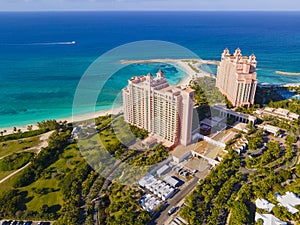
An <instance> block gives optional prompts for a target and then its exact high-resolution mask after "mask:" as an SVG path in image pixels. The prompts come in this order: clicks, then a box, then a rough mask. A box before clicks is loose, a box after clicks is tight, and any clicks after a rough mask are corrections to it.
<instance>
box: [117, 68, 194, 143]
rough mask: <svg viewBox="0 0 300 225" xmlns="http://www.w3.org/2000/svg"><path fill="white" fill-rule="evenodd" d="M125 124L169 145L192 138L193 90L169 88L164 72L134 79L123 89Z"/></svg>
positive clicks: (179, 87)
mask: <svg viewBox="0 0 300 225" xmlns="http://www.w3.org/2000/svg"><path fill="white" fill-rule="evenodd" d="M122 94H123V108H124V118H125V121H126V122H128V123H130V124H132V125H135V126H137V127H140V128H143V129H145V130H147V131H148V132H150V133H151V134H152V135H153V136H155V137H158V140H160V139H161V140H163V141H162V142H163V143H164V142H165V143H168V145H169V146H176V145H178V144H182V145H188V144H189V143H190V142H191V139H192V118H193V106H194V91H193V90H192V89H190V88H187V87H183V86H176V87H175V86H170V85H169V84H168V82H167V80H166V78H165V77H164V74H163V72H162V71H158V72H157V73H156V76H155V77H154V76H152V75H151V74H150V73H149V74H148V75H146V76H140V77H132V78H131V79H130V80H128V86H127V87H126V88H124V89H123V93H122Z"/></svg>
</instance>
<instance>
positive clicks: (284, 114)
mask: <svg viewBox="0 0 300 225" xmlns="http://www.w3.org/2000/svg"><path fill="white" fill-rule="evenodd" d="M255 113H256V114H258V115H268V116H276V117H279V118H282V119H287V120H292V121H294V120H298V119H299V118H300V115H299V114H296V113H293V112H290V111H289V110H287V109H282V108H278V109H275V108H270V107H265V108H264V109H257V110H256V111H255Z"/></svg>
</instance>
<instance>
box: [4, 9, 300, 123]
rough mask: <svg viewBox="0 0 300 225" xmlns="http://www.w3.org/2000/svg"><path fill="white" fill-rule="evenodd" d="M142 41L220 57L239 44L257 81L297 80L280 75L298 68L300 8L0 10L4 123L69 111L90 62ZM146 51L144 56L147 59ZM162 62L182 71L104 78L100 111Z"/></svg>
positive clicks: (172, 77) (177, 75) (132, 69)
mask: <svg viewBox="0 0 300 225" xmlns="http://www.w3.org/2000/svg"><path fill="white" fill-rule="evenodd" d="M73 40H74V41H76V44H75V45H72V44H71V43H70V42H71V41H73ZM140 40H163V41H170V42H174V43H177V44H179V45H182V46H184V47H187V48H189V49H190V50H191V51H193V52H195V53H196V54H198V55H199V57H201V58H204V59H216V60H218V59H219V58H220V53H221V52H222V51H223V49H224V47H228V48H230V49H231V51H233V50H234V49H235V48H237V47H240V48H241V49H242V51H243V53H245V55H250V54H251V53H252V52H254V53H255V54H256V55H257V59H258V62H259V69H258V79H259V81H260V82H264V83H277V84H278V83H297V82H300V80H299V79H300V78H299V76H282V75H277V74H275V71H276V70H281V71H288V72H300V67H299V65H300V15H299V13H297V12H295V13H292V12H291V13H284V12H277V13H264V12H261V13H256V12H251V13H250V12H248V13H239V12H227V13H224V12H218V13H214V12H206V13H204V12H168V13H167V12H143V13H139V12H89V13H85V12H76V13H66V12H61V13H0V91H1V92H0V93H1V94H0V103H1V105H0V127H10V126H19V125H25V124H28V123H35V122H37V121H40V120H45V119H51V118H65V117H70V116H71V115H72V103H73V97H74V93H75V91H76V87H77V85H78V82H79V80H80V78H81V76H82V75H83V74H84V72H85V71H86V69H87V68H88V67H89V65H90V64H91V63H92V62H93V61H94V60H95V59H96V58H97V57H98V56H100V55H101V54H103V53H105V52H106V51H108V50H110V49H112V48H115V47H117V46H119V45H122V44H126V43H128V42H132V41H140ZM149 51H150V53H151V49H150V50H149ZM149 51H145V52H142V53H143V54H141V55H143V56H145V58H148V57H149ZM171 56H173V57H175V56H176V54H175V53H174V54H173V55H172V54H171ZM179 56H180V55H179ZM157 57H159V56H157ZM159 68H161V69H163V70H164V71H165V73H166V76H167V78H168V80H169V81H170V82H171V83H172V84H176V83H177V82H178V81H179V80H180V79H181V78H183V77H184V74H183V73H182V72H181V71H179V70H178V69H176V68H175V67H174V66H171V65H164V64H153V65H134V66H129V67H126V68H124V69H122V70H121V71H119V72H118V73H116V74H115V75H114V76H113V77H112V78H111V79H110V82H109V83H107V87H105V88H104V90H105V91H104V92H103V93H102V95H101V96H100V97H99V99H98V102H97V109H107V108H109V107H110V106H111V104H112V102H113V101H114V99H115V96H116V95H117V94H118V93H119V91H120V89H121V88H122V87H124V86H125V85H126V83H127V79H128V78H130V77H131V76H133V75H141V74H146V73H148V72H152V73H154V72H156V70H157V69H159ZM212 71H215V68H212ZM78 113H79V112H78Z"/></svg>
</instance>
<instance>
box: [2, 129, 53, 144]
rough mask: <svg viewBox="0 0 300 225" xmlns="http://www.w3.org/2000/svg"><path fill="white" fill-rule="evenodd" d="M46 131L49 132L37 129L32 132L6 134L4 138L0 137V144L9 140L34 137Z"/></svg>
mask: <svg viewBox="0 0 300 225" xmlns="http://www.w3.org/2000/svg"><path fill="white" fill-rule="evenodd" d="M47 131H49V130H47V129H39V130H32V131H26V132H18V133H13V134H8V135H5V136H0V142H3V141H9V140H18V139H21V138H28V137H34V136H37V135H40V134H43V133H46V132H47Z"/></svg>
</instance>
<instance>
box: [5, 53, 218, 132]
mask: <svg viewBox="0 0 300 225" xmlns="http://www.w3.org/2000/svg"><path fill="white" fill-rule="evenodd" d="M155 62H160V63H170V64H176V65H177V67H178V68H180V69H182V70H183V71H184V72H185V73H186V76H185V78H183V79H182V80H181V81H180V82H179V83H178V85H183V86H186V85H188V84H189V82H190V80H191V79H192V78H193V77H204V76H211V74H209V73H207V72H206V71H203V70H201V69H199V65H200V64H202V63H204V64H214V65H217V64H218V62H217V61H209V60H201V59H151V60H122V61H121V63H123V64H143V63H155ZM122 111H123V107H116V108H111V109H108V110H101V111H97V112H94V113H88V114H82V115H76V116H71V117H68V118H55V119H56V120H57V121H67V122H68V123H74V122H80V121H85V120H89V119H94V118H96V117H99V116H104V115H108V114H119V113H121V112H122ZM28 125H32V130H36V129H38V126H37V124H28ZM28 125H26V126H16V128H17V130H19V129H20V130H21V131H22V132H25V131H28V129H27V127H28ZM4 130H5V131H6V132H5V133H4V135H7V134H12V133H13V132H14V127H7V128H0V131H4Z"/></svg>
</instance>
